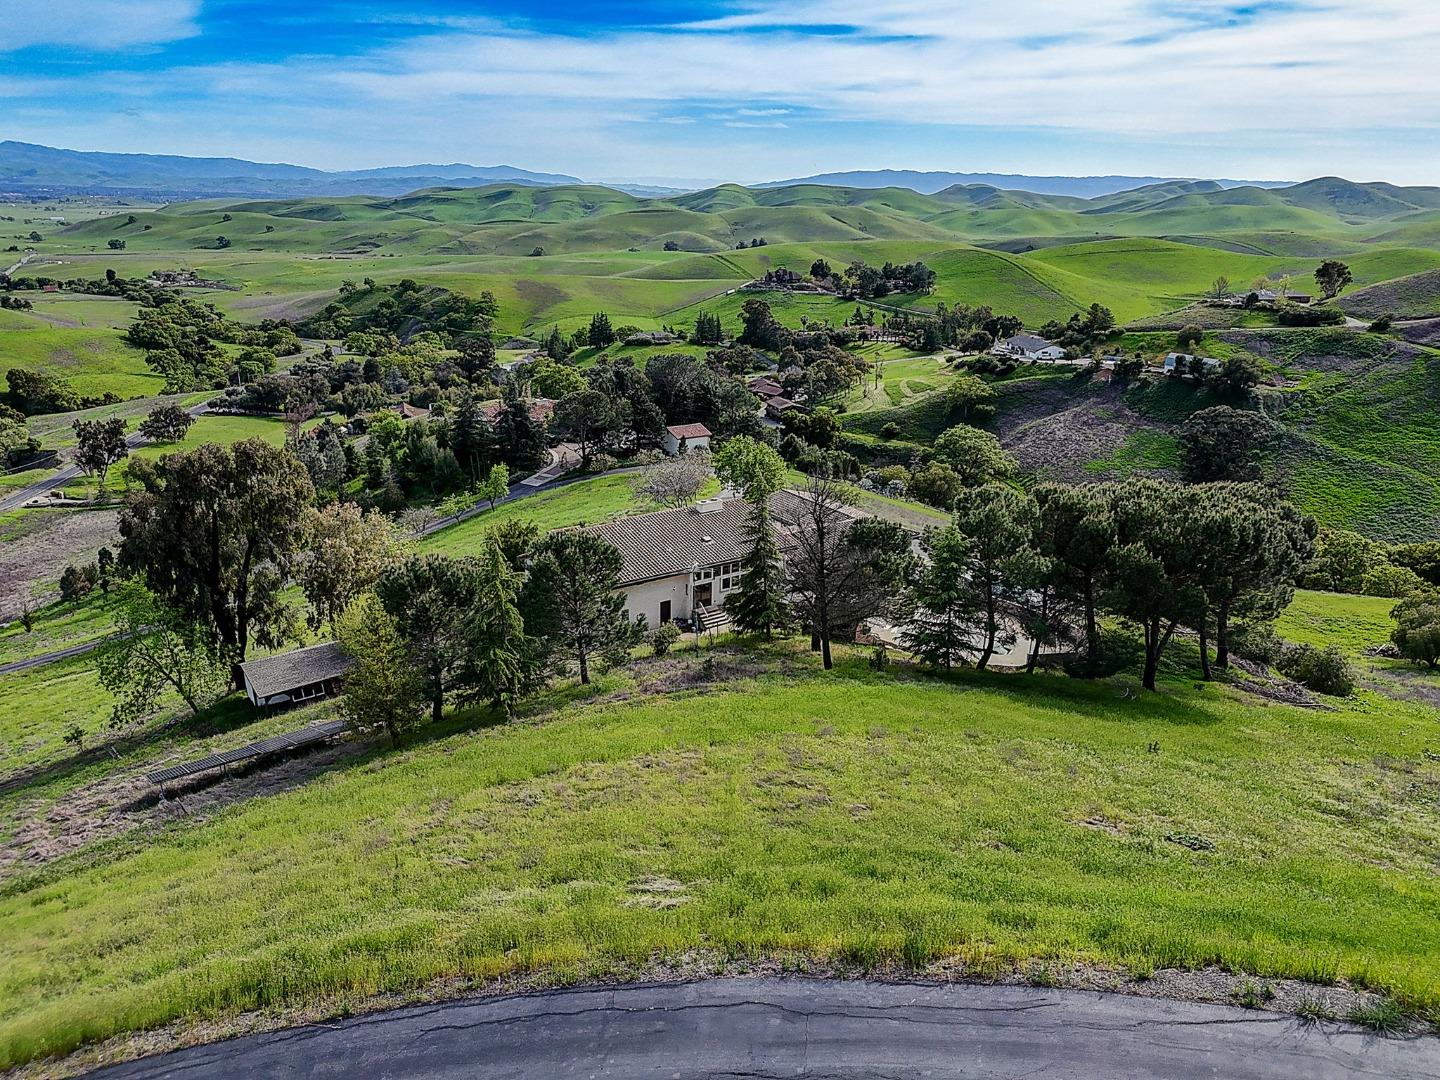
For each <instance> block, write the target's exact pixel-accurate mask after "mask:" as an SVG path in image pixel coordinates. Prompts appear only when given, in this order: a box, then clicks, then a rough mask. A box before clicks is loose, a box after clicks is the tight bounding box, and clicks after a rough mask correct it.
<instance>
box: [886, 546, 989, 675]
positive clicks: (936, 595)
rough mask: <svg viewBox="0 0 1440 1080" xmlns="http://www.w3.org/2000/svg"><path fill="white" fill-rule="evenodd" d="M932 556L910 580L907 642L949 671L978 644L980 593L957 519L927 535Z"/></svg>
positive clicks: (928, 552)
mask: <svg viewBox="0 0 1440 1080" xmlns="http://www.w3.org/2000/svg"><path fill="white" fill-rule="evenodd" d="M923 544H924V547H925V553H926V555H927V557H928V558H927V560H926V561H925V562H924V563H922V564H921V566H920V567H919V569H918V572H917V573H916V574H915V576H914V579H913V580H912V581H911V583H910V589H909V596H910V607H911V611H912V614H911V617H910V622H909V624H908V625H907V626H906V627H905V630H904V634H903V637H904V641H905V647H906V648H907V649H909V650H910V651H911V652H913V653H914V654H915V655H916V656H918V657H919V658H920V659H921V660H922V661H923V662H924V663H926V664H930V665H931V666H932V667H939V668H944V669H945V670H946V671H949V670H950V669H951V668H952V667H954V666H955V665H956V664H957V663H960V662H963V661H964V659H965V658H966V657H967V656H970V655H972V654H973V653H975V652H976V651H978V650H977V645H976V640H975V638H976V634H975V627H974V624H975V620H976V616H977V615H978V613H979V610H980V603H979V598H978V597H977V596H976V595H975V590H974V588H973V587H972V586H971V585H970V583H969V581H968V580H967V577H966V574H967V572H968V569H969V556H970V545H969V544H968V543H967V542H966V540H965V537H963V536H961V535H960V532H959V530H958V529H956V528H955V527H954V526H953V525H950V526H947V527H945V528H943V529H939V530H937V531H934V532H931V533H929V534H928V535H926V537H925V539H924V541H923Z"/></svg>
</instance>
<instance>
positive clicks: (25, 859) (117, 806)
mask: <svg viewBox="0 0 1440 1080" xmlns="http://www.w3.org/2000/svg"><path fill="white" fill-rule="evenodd" d="M373 745H374V744H373V741H372V740H370V739H365V738H358V737H357V738H354V739H347V740H345V741H342V742H338V743H333V744H330V745H328V746H325V747H323V748H321V749H318V750H315V751H312V752H310V753H303V754H297V755H296V756H294V757H289V758H284V759H281V760H279V761H275V760H273V759H272V760H271V761H269V762H267V763H260V764H258V765H255V766H254V767H253V768H251V769H249V770H248V771H245V770H238V769H237V770H236V771H234V772H231V773H228V774H226V775H225V776H223V777H222V778H221V779H219V780H217V781H213V782H212V781H207V780H205V779H200V780H197V781H194V782H192V783H191V784H189V785H188V786H187V785H176V784H171V785H166V787H165V788H164V790H163V791H161V790H159V789H157V788H155V787H154V786H153V785H152V784H150V783H149V782H147V781H146V779H145V775H144V774H145V772H146V771H149V770H152V769H155V768H158V767H160V766H163V765H166V764H176V763H178V762H179V761H181V760H184V759H185V758H186V757H187V756H195V751H194V749H193V748H190V750H189V752H188V754H182V753H176V754H174V755H171V757H172V758H173V760H170V759H165V760H161V761H148V762H146V763H145V764H144V766H143V767H142V768H137V769H134V770H131V771H127V772H124V773H120V774H115V775H111V776H107V777H105V778H104V779H103V780H99V781H96V782H95V783H93V784H88V785H86V786H84V787H81V788H77V789H75V790H74V791H70V792H67V793H66V794H65V795H63V796H61V797H60V798H59V799H56V800H54V801H49V800H42V799H32V800H28V801H25V802H21V803H20V804H19V805H18V806H17V807H16V808H15V822H16V824H15V827H14V829H13V830H12V831H11V832H10V834H9V835H8V836H7V837H6V838H5V840H4V841H3V843H0V881H3V880H5V879H6V878H7V877H9V876H11V875H13V874H16V873H20V872H23V871H24V870H27V869H33V868H35V867H38V866H44V865H45V864H46V863H48V862H52V861H53V860H55V859H59V858H63V857H64V856H67V855H72V854H74V853H75V852H78V851H81V850H82V849H84V848H86V847H89V846H90V845H91V844H96V843H99V842H101V841H104V840H110V839H113V838H115V837H117V836H123V835H125V834H127V833H130V832H134V831H135V830H143V831H145V832H147V833H153V832H155V831H158V830H159V829H162V828H164V827H165V826H167V825H169V824H171V823H173V822H176V821H182V820H185V821H204V820H205V819H207V818H209V817H213V816H214V815H215V814H217V813H219V812H220V811H221V810H223V809H225V808H226V807H227V806H230V805H232V804H234V803H237V802H242V801H244V800H247V799H255V798H262V797H264V796H267V795H278V794H280V793H281V792H285V791H289V790H290V789H292V788H296V787H299V786H301V785H302V784H306V783H309V782H310V781H311V780H313V779H315V777H317V776H319V775H320V774H321V773H325V772H328V771H330V770H331V769H334V768H337V767H339V766H341V765H344V764H345V763H347V762H349V761H352V760H354V759H355V758H357V757H359V756H361V755H362V754H366V753H368V752H369V751H370V750H371V749H373Z"/></svg>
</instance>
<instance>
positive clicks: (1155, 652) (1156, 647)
mask: <svg viewBox="0 0 1440 1080" xmlns="http://www.w3.org/2000/svg"><path fill="white" fill-rule="evenodd" d="M1159 667H1160V620H1159V619H1147V620H1145V672H1144V674H1143V676H1142V677H1141V682H1142V684H1143V685H1144V687H1145V689H1146V690H1154V689H1155V673H1156V671H1157V670H1158V669H1159Z"/></svg>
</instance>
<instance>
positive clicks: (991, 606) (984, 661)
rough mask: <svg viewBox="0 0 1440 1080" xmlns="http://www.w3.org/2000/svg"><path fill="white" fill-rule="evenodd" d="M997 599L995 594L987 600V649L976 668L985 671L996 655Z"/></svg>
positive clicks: (982, 653) (981, 655)
mask: <svg viewBox="0 0 1440 1080" xmlns="http://www.w3.org/2000/svg"><path fill="white" fill-rule="evenodd" d="M995 631H996V626H995V599H994V596H993V594H992V595H991V597H990V598H989V599H987V600H986V601H985V649H984V651H982V652H981V653H980V658H979V659H978V660H976V661H975V670H976V671H984V670H985V668H986V666H987V665H988V664H989V663H990V658H991V657H992V656H994V655H995Z"/></svg>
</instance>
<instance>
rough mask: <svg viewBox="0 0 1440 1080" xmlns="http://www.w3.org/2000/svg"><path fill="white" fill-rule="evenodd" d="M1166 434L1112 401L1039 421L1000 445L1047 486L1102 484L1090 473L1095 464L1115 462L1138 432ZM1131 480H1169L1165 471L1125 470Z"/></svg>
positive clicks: (1080, 406)
mask: <svg viewBox="0 0 1440 1080" xmlns="http://www.w3.org/2000/svg"><path fill="white" fill-rule="evenodd" d="M1144 430H1149V431H1155V432H1158V433H1164V432H1165V431H1166V430H1167V429H1166V428H1164V427H1163V426H1161V425H1159V424H1156V423H1154V422H1153V421H1149V420H1146V419H1144V418H1142V417H1141V416H1139V415H1138V414H1136V413H1135V412H1133V411H1132V410H1131V409H1130V408H1129V407H1127V406H1126V405H1124V404H1123V403H1122V402H1120V401H1119V400H1118V398H1114V399H1112V398H1111V397H1110V396H1109V395H1106V396H1104V397H1097V398H1094V399H1092V400H1089V401H1082V402H1081V403H1079V404H1078V405H1075V406H1073V407H1071V408H1068V409H1064V410H1062V411H1060V412H1056V413H1053V414H1051V415H1045V416H1041V417H1040V418H1038V419H1036V420H1034V421H1032V422H1030V423H1027V424H1025V425H1023V426H1021V427H1019V428H1017V429H1015V430H1014V431H1013V432H1012V433H1011V434H1010V435H1009V436H1008V437H1002V438H1001V443H1002V444H1003V445H1004V446H1005V448H1006V449H1007V450H1009V451H1010V453H1012V454H1014V455H1015V459H1016V460H1017V461H1018V462H1019V463H1020V467H1021V468H1022V469H1025V470H1027V471H1031V472H1035V473H1037V474H1039V475H1040V476H1042V477H1044V478H1045V479H1047V480H1060V481H1064V482H1066V483H1084V482H1087V481H1094V480H1099V479H1103V478H1104V473H1103V472H1095V471H1093V470H1091V469H1088V468H1086V464H1087V463H1089V462H1095V461H1106V460H1110V459H1113V458H1114V457H1115V456H1116V454H1117V453H1118V452H1119V451H1120V450H1121V449H1122V448H1123V447H1124V446H1125V445H1126V443H1127V442H1128V441H1129V440H1130V438H1131V436H1133V435H1134V434H1136V432H1139V431H1144ZM1125 472H1126V473H1127V475H1153V476H1163V475H1166V470H1165V469H1163V468H1154V469H1146V468H1143V467H1139V468H1132V469H1127V470H1125Z"/></svg>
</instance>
